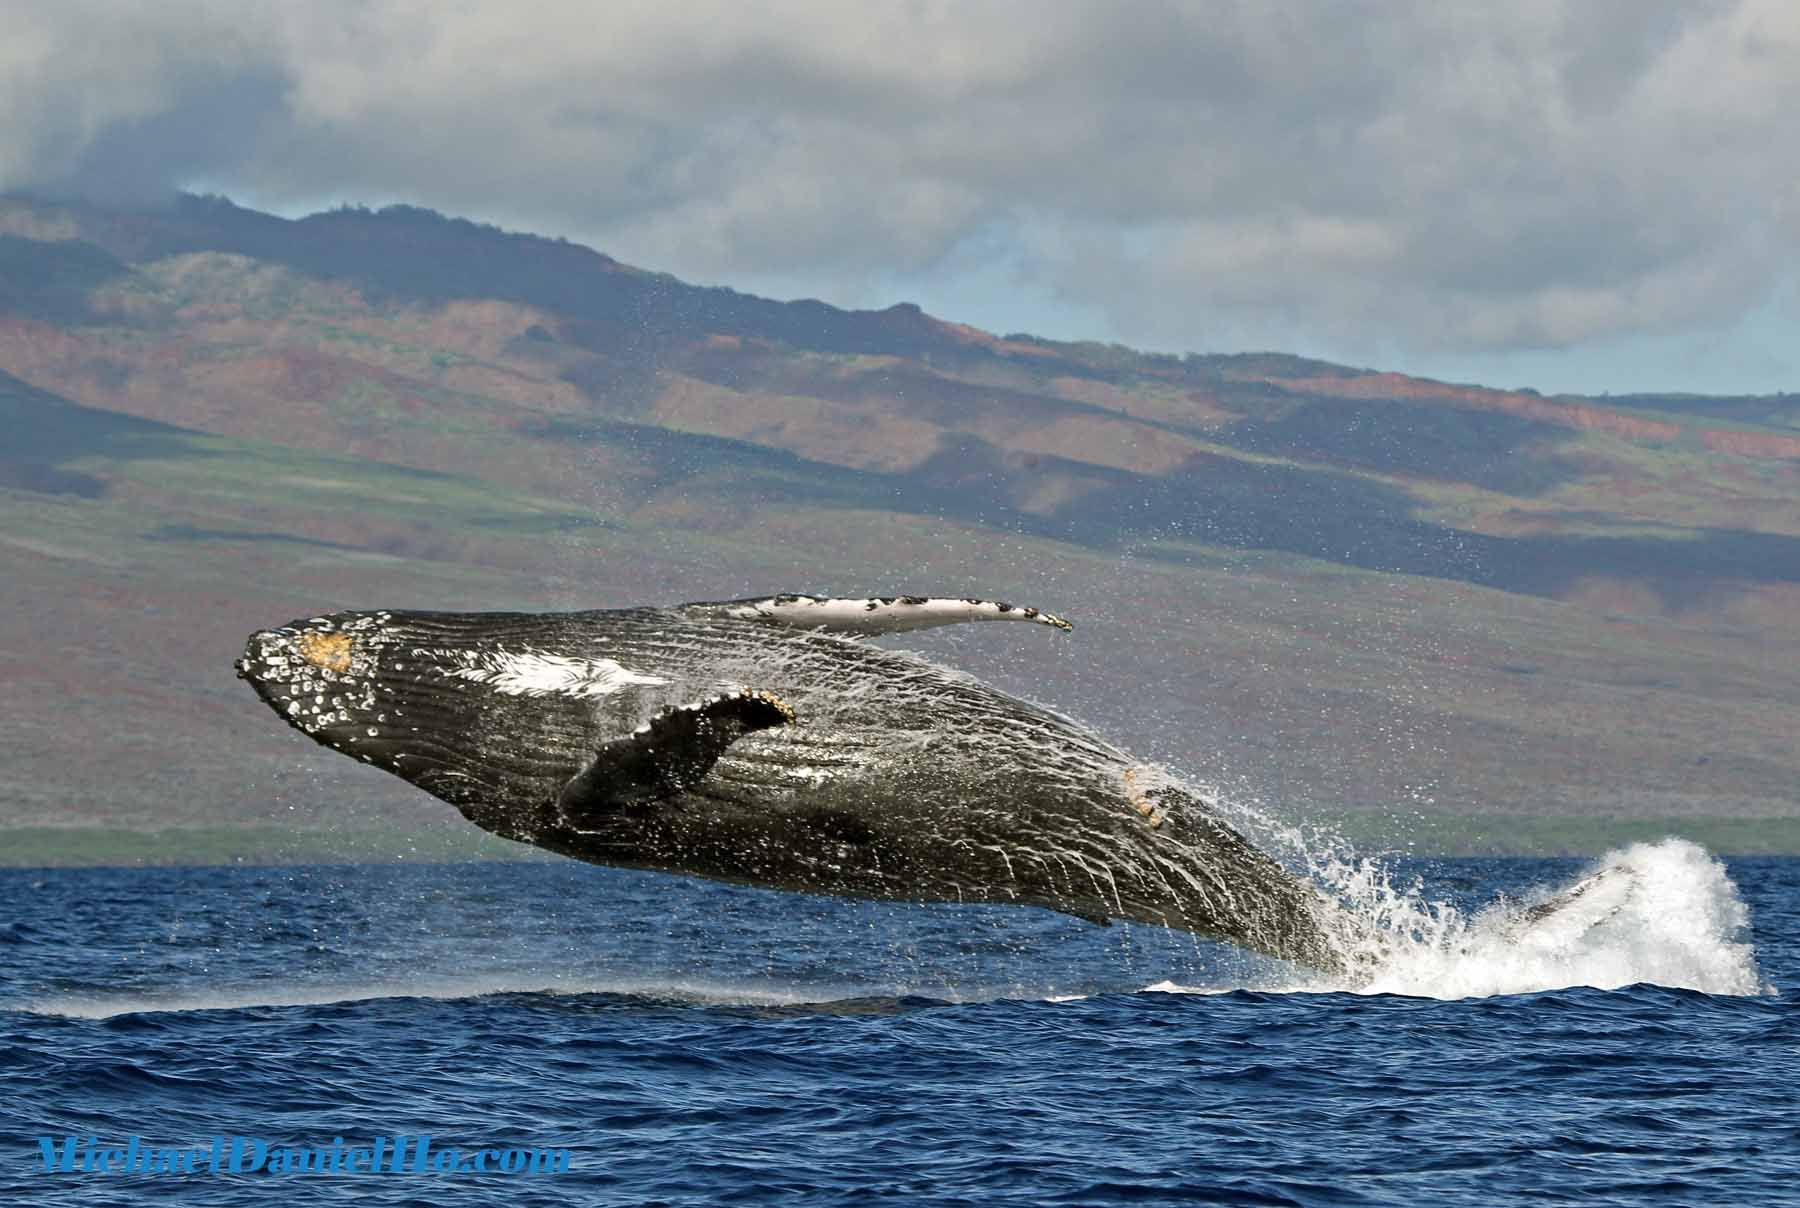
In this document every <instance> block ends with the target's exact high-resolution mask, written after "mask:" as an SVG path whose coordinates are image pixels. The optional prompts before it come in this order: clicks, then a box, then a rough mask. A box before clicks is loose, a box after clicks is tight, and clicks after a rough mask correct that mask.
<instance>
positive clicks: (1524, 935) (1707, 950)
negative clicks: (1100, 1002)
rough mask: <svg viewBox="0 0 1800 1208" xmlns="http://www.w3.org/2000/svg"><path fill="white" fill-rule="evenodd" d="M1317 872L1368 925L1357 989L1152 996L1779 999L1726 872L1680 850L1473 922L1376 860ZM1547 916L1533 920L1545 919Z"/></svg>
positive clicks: (1277, 984)
mask: <svg viewBox="0 0 1800 1208" xmlns="http://www.w3.org/2000/svg"><path fill="white" fill-rule="evenodd" d="M1313 864H1314V867H1313V870H1312V871H1313V873H1314V875H1315V876H1317V877H1318V878H1319V880H1320V881H1321V882H1323V883H1324V884H1326V885H1328V886H1330V887H1331V888H1332V889H1333V890H1334V891H1336V893H1337V894H1338V895H1339V896H1340V897H1341V899H1342V900H1343V901H1344V903H1345V904H1346V905H1347V906H1348V907H1349V908H1350V910H1351V911H1352V912H1353V913H1354V914H1355V915H1356V916H1357V917H1358V918H1359V920H1360V921H1361V922H1363V923H1364V924H1366V925H1367V927H1368V930H1369V933H1370V935H1371V936H1372V938H1371V939H1370V940H1368V941H1366V942H1364V943H1362V944H1360V945H1358V948H1359V950H1358V951H1357V953H1356V955H1357V958H1358V959H1357V961H1356V964H1357V967H1358V970H1359V972H1358V973H1357V975H1355V976H1353V977H1350V978H1330V977H1325V976H1322V975H1303V976H1301V977H1299V978H1285V979H1281V980H1276V981H1272V982H1270V983H1268V984H1260V985H1254V986H1247V987H1219V986H1210V987H1201V986H1181V985H1177V984H1174V983H1171V982H1161V983H1158V984H1157V985H1154V986H1151V987H1148V988H1149V989H1152V990H1160V991H1169V992H1198V993H1217V992H1219V991H1220V990H1221V989H1226V988H1233V989H1235V988H1248V989H1257V990H1265V991H1277V992H1283V991H1298V992H1330V991H1348V992H1351V993H1356V994H1406V995H1413V996H1417V997H1422V998H1440V999H1455V998H1485V997H1489V996H1492V995H1499V994H1530V993H1536V992H1540V991H1545V990H1559V989H1565V988H1569V987H1575V986H1587V987H1593V988H1595V989H1602V990H1612V989H1617V988H1619V987H1621V986H1629V985H1636V984H1639V983H1649V984H1652V985H1658V986H1668V987H1672V988H1677V989H1687V990H1699V991H1701V992H1703V993H1707V994H1733V995H1742V994H1765V993H1772V992H1773V987H1772V986H1770V985H1768V984H1767V983H1766V982H1765V981H1764V979H1763V977H1762V975H1761V972H1760V971H1759V969H1758V967H1757V963H1756V952H1755V948H1754V947H1753V946H1752V945H1751V943H1750V942H1749V939H1748V935H1749V921H1750V912H1749V910H1748V908H1746V907H1745V905H1744V902H1743V899H1742V898H1741V897H1740V896H1739V895H1738V891H1737V886H1736V885H1734V884H1733V883H1732V880H1731V877H1730V876H1729V875H1728V874H1727V873H1726V870H1725V866H1724V865H1723V864H1722V863H1720V862H1719V861H1718V860H1716V859H1714V858H1713V857H1712V856H1711V855H1710V854H1709V853H1708V852H1707V851H1706V850H1705V849H1704V848H1702V847H1700V846H1699V845H1698V844H1695V843H1691V842H1689V841H1687V840H1685V839H1664V840H1662V841H1660V842H1656V843H1636V844H1633V845H1631V846H1630V847H1626V848H1623V849H1620V850H1616V851H1612V852H1609V853H1608V854H1607V855H1605V856H1603V857H1602V858H1601V859H1600V860H1598V861H1597V862H1596V863H1595V864H1593V865H1592V866H1590V867H1589V868H1587V869H1586V870H1584V871H1583V872H1582V873H1581V874H1579V875H1578V876H1577V877H1575V878H1573V879H1572V880H1570V881H1568V882H1565V883H1561V884H1556V885H1549V886H1544V887H1542V888H1541V889H1540V890H1538V891H1536V892H1534V893H1532V894H1530V895H1528V896H1526V897H1523V898H1519V899H1507V898H1501V899H1499V900H1497V901H1495V902H1493V903H1490V904H1489V905H1487V906H1485V907H1483V908H1482V909H1480V910H1478V911H1476V912H1474V913H1472V914H1466V913H1464V912H1463V911H1461V910H1459V909H1458V908H1457V907H1456V906H1454V905H1452V904H1450V903H1448V902H1441V901H1434V900H1432V899H1431V898H1429V897H1428V896H1426V894H1425V892H1424V891H1423V890H1422V889H1421V888H1420V887H1419V886H1417V885H1413V886H1410V887H1401V886H1397V885H1395V884H1394V882H1393V879H1392V876H1391V874H1390V872H1389V871H1388V869H1387V868H1386V867H1385V866H1384V865H1382V864H1380V863H1379V862H1377V861H1373V860H1368V859H1359V858H1355V857H1351V856H1347V855H1344V854H1342V853H1337V852H1332V853H1330V854H1327V855H1325V856H1323V857H1319V858H1315V859H1314V861H1313ZM1539 907H1543V908H1544V909H1542V910H1539V909H1537V908H1539Z"/></svg>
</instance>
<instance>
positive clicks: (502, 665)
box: [413, 650, 669, 697]
mask: <svg viewBox="0 0 1800 1208" xmlns="http://www.w3.org/2000/svg"><path fill="white" fill-rule="evenodd" d="M413 653H414V654H415V655H436V656H438V657H440V658H446V659H448V660H454V661H456V662H459V663H461V664H462V665H461V666H458V667H451V668H450V669H449V674H450V675H451V676H453V677H454V678H456V679H464V680H471V681H473V682H475V683H478V684H486V685H487V686H488V687H490V688H492V689H494V691H496V692H503V693H505V694H506V695H507V696H576V697H596V696H611V695H612V694H613V693H615V692H618V691H621V690H622V689H625V688H629V687H631V686H633V685H636V684H647V685H656V684H666V683H668V682H669V681H668V680H666V679H664V678H663V677H662V676H660V675H645V674H644V673H643V672H641V671H633V670H631V669H630V668H629V667H626V666H624V665H622V664H620V663H616V662H614V661H613V660H612V659H574V658H567V657H565V656H563V655H560V654H543V653H541V652H539V651H535V650H526V651H524V652H523V653H519V654H514V653H513V652H512V651H509V650H493V651H468V650H457V651H428V650H415V651H413Z"/></svg>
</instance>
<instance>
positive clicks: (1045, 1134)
mask: <svg viewBox="0 0 1800 1208" xmlns="http://www.w3.org/2000/svg"><path fill="white" fill-rule="evenodd" d="M1597 867H1612V868H1617V869H1628V870H1629V872H1628V874H1626V875H1624V876H1613V877H1611V878H1608V879H1607V887H1608V892H1607V893H1605V894H1598V893H1597V894H1592V895H1588V898H1587V899H1582V900H1579V901H1578V902H1577V903H1576V905H1575V906H1574V907H1572V908H1571V909H1570V910H1568V911H1564V912H1560V913H1559V914H1557V915H1553V916H1552V917H1551V918H1550V919H1547V920H1545V921H1544V922H1543V923H1541V924H1538V925H1533V926H1529V927H1524V928H1521V927H1520V926H1519V924H1518V922H1517V920H1518V917H1519V916H1518V913H1517V907H1518V906H1519V905H1521V904H1528V903H1530V902H1532V901H1534V900H1541V899H1543V898H1545V897H1546V896H1548V895H1549V894H1551V893H1553V892H1555V891H1556V890H1558V889H1566V888H1567V887H1568V886H1570V885H1572V884H1574V883H1576V882H1577V881H1578V879H1580V878H1581V877H1583V876H1584V875H1585V874H1588V873H1591V872H1593V871H1594V870H1595V869H1596V868H1597ZM1320 871H1321V872H1322V875H1324V876H1326V878H1327V879H1328V880H1331V881H1332V882H1333V883H1334V884H1335V885H1336V887H1337V888H1338V890H1339V892H1341V893H1343V894H1344V895H1345V896H1346V897H1348V898H1349V899H1350V900H1352V901H1353V902H1354V903H1355V904H1356V905H1357V907H1358V908H1359V909H1362V910H1364V911H1366V912H1367V913H1368V914H1369V915H1370V917H1371V918H1375V919H1379V920H1380V921H1381V922H1383V923H1384V924H1385V925H1386V926H1388V927H1389V928H1391V929H1392V934H1393V935H1394V941H1393V948H1392V951H1391V952H1389V953H1388V954H1387V955H1386V956H1385V957H1383V958H1382V960H1381V961H1380V962H1379V965H1378V967H1373V968H1371V969H1370V970H1369V972H1368V973H1366V974H1365V975H1363V977H1362V978H1361V979H1360V982H1359V984H1357V985H1355V986H1343V985H1332V984H1330V983H1329V982H1326V981H1322V980H1320V979H1319V978H1318V977H1317V976H1316V975H1308V974H1307V973H1305V972H1304V971H1302V970H1298V969H1295V968H1292V967H1287V966H1283V965H1280V964H1277V963H1274V962H1270V961H1267V960H1263V959H1260V958H1256V957H1252V956H1249V955H1246V954H1244V953H1242V952H1239V951H1236V950H1233V949H1230V948H1225V947H1220V946H1217V945H1213V944H1209V943H1205V942H1201V941H1197V940H1195V939H1194V938H1193V937H1190V936H1186V935H1181V934H1176V933H1171V932H1167V931H1162V930H1159V929H1157V928H1152V927H1143V926H1133V925H1113V926H1110V927H1096V926H1094V925H1092V924H1090V923H1086V922H1082V921H1080V920H1077V919H1072V918H1066V917H1063V916H1060V915H1056V914H1051V913H1048V912H1045V911H1039V910H1027V909H1006V908H988V907H981V908H976V907H959V906H947V905H911V904H885V903H868V902H854V901H842V900H828V899H819V898H811V897H805V896H800V895H791V894H779V893H774V892H769V891H762V890H754V889H743V888H737V887H733V886H727V885H720V884H711V883H705V882H700V881H695V880H688V879H682V878H678V877H671V876H664V875H659V874H651V873H634V872H625V871H619V870H613V869H604V868H596V867H590V866H587V865H583V864H578V863H574V862H569V861H557V860H550V859H542V860H530V861H523V862H519V863H475V864H447V865H419V864H393V865H381V866H331V867H285V868H255V867H222V868H221V867H211V868H146V869H110V868H101V869H80V870H54V871H53V870H10V871H4V872H0V902H3V904H4V906H3V909H0V1029H4V1044H0V1090H3V1091H4V1095H3V1097H0V1113H4V1115H5V1118H6V1121H7V1123H6V1127H5V1128H4V1130H3V1135H4V1143H3V1144H4V1148H3V1149H0V1203H5V1204H28V1205H43V1206H46V1208H48V1206H53V1205H71V1206H73V1205H82V1206H83V1208H88V1206H90V1205H95V1204H102V1205H104V1204H136V1203H157V1202H164V1201H172V1202H180V1203H193V1204H209V1205H259V1206H260V1205H267V1204H284V1205H285V1204H306V1203H312V1202H318V1201H324V1200H327V1199H334V1198H337V1197H341V1196H343V1195H345V1194H351V1195H354V1197H355V1198H356V1199H357V1201H358V1202H360V1203H365V1204H395V1205H399V1204H431V1205H441V1206H455V1205H476V1204H493V1203H516V1204H532V1203H556V1204H715V1203H718V1204H723V1203H730V1204H753V1203H768V1204H783V1205H787V1204H807V1205H811V1204H866V1203H889V1204H914V1203H916V1204H970V1205H976V1204H979V1205H996V1204H1019V1205H1025V1204H1033V1205H1035V1204H1116V1203H1158V1202H1197V1203H1219V1204H1259V1205H1280V1204H1299V1205H1314V1204H1318V1205H1348V1204H1434V1205H1457V1204H1469V1205H1495V1204H1506V1203H1534V1204H1541V1203H1549V1204H1556V1203H1570V1204H1648V1203H1667V1204H1737V1205H1769V1204H1780V1203H1800V1105H1797V1096H1800V998H1797V997H1796V990H1795V987H1796V986H1800V942H1797V941H1796V938H1795V937H1796V934H1797V932H1800V927H1797V926H1796V923H1797V922H1800V861H1796V860H1791V859H1776V858H1756V859H1729V860H1719V859H1717V858H1715V857H1713V856H1712V855H1710V854H1709V853H1707V852H1705V851H1703V850H1701V849H1700V848H1698V847H1696V846H1694V845H1692V844H1689V843H1685V842H1682V841H1679V840H1669V841H1664V842H1662V843H1659V844H1651V845H1639V846H1636V847H1633V848H1630V849H1628V850H1624V851H1619V852H1614V853H1611V854H1609V855H1608V856H1606V857H1604V858H1603V859H1601V860H1600V861H1598V862H1595V861H1578V860H1543V859H1479V860H1470V859H1459V860H1422V859H1411V860H1401V859H1396V860H1392V861H1386V862H1384V861H1376V860H1368V861H1362V860H1355V859H1350V858H1347V857H1337V856H1334V857H1333V858H1332V859H1331V860H1329V861H1327V862H1326V865H1325V866H1323V867H1322V869H1321V870H1320ZM1621 885H1622V886H1623V887H1624V888H1622V889H1621V888H1618V886H1621ZM1588 899H1591V900H1588ZM1496 903H1502V904H1508V903H1509V904H1511V909H1508V908H1506V907H1505V906H1504V905H1502V906H1496V905H1495V904H1496ZM1509 920H1510V921H1509ZM134 1138H135V1139H136V1141H135V1146H133V1139H134ZM377 1145H380V1146H383V1147H384V1149H383V1151H382V1152H384V1153H385V1154H386V1155H387V1160H386V1164H385V1165H383V1167H382V1169H380V1170H379V1171H373V1170H368V1169H352V1168H349V1167H350V1166H351V1165H353V1164H354V1163H355V1162H356V1161H357V1160H358V1159H357V1158H356V1157H355V1154H356V1151H358V1150H361V1151H363V1161H364V1165H367V1164H369V1162H368V1154H369V1151H370V1150H371V1148H372V1147H374V1146H377ZM128 1146H132V1148H130V1149H128V1148H127V1147H128ZM233 1146H236V1147H237V1148H236V1150H235V1156H236V1158H237V1169H236V1170H235V1171H234V1170H233V1169H232V1168H231V1166H232V1162H231V1160H230V1159H231V1157H232V1155H233V1153H234V1151H233V1149H232V1147H233ZM259 1146H260V1147H261V1148H260V1149H259V1148H258V1147H259ZM334 1147H335V1148H334ZM396 1148H397V1149H398V1154H399V1156H398V1158H396V1157H395V1151H396ZM108 1150H115V1151H121V1152H120V1153H119V1154H117V1155H115V1156H113V1157H111V1158H109V1157H108V1152H107V1151H108ZM333 1153H336V1154H337V1155H338V1156H337V1157H336V1158H333V1157H331V1155H332V1154H333ZM184 1154H185V1155H187V1156H186V1157H183V1156H182V1155H184ZM446 1154H448V1155H449V1158H448V1159H446V1157H445V1155H446ZM483 1154H484V1155H487V1157H486V1158H485V1159H484V1160H485V1161H487V1162H488V1163H489V1164H490V1165H489V1168H488V1169H484V1170H475V1169H472V1168H471V1165H470V1163H471V1162H472V1160H473V1156H474V1155H483ZM127 1155H129V1157H127ZM146 1155H147V1156H146ZM159 1155H160V1156H159ZM220 1155H223V1156H224V1160H222V1161H219V1160H216V1159H218V1158H219V1157H220ZM309 1155H311V1156H309ZM346 1155H348V1156H346ZM259 1158H260V1159H261V1160H260V1161H259V1160H258V1159H259ZM109 1161H110V1162H112V1163H114V1164H124V1165H130V1164H131V1163H133V1162H135V1163H138V1164H139V1169H137V1170H136V1171H133V1170H129V1169H127V1170H118V1169H107V1168H106V1167H107V1165H108V1163H109ZM145 1162H148V1163H149V1165H144V1163H145ZM158 1162H161V1163H162V1165H161V1166H158V1165H156V1163H158ZM182 1162H185V1163H187V1165H186V1166H185V1167H184V1166H182V1165H181V1163H182ZM209 1162H212V1163H213V1164H212V1165H211V1166H209V1165H208V1163H209ZM333 1162H335V1163H336V1164H337V1166H338V1168H337V1169H332V1163H333ZM446 1162H447V1163H448V1164H449V1165H450V1166H451V1167H453V1168H447V1169H439V1168H438V1166H439V1165H442V1164H445V1163H446ZM527 1162H530V1163H534V1164H535V1166H526V1167H525V1168H523V1169H499V1168H498V1167H500V1166H504V1165H507V1164H511V1165H512V1166H522V1165H523V1164H525V1163H527ZM309 1163H310V1164H311V1165H309ZM458 1163H461V1165H460V1167H458V1166H457V1164H458ZM84 1165H88V1166H94V1165H97V1166H98V1167H99V1168H98V1169H83V1168H82V1167H83V1166H84ZM396 1165H397V1166H398V1167H399V1169H395V1168H394V1167H395V1166H396ZM62 1166H69V1167H71V1168H69V1169H63V1168H61V1167H62ZM317 1166H324V1167H325V1168H324V1169H317V1168H314V1167H317ZM416 1166H417V1167H422V1169H417V1168H415V1167H416Z"/></svg>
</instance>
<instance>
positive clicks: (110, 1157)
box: [37, 1135, 569, 1175]
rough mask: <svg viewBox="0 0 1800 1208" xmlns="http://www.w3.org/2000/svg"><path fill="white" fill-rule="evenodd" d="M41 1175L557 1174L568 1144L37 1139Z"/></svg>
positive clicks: (400, 1138) (416, 1139)
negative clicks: (505, 1146)
mask: <svg viewBox="0 0 1800 1208" xmlns="http://www.w3.org/2000/svg"><path fill="white" fill-rule="evenodd" d="M37 1143H38V1153H39V1156H40V1157H41V1158H42V1159H43V1162H42V1165H41V1168H40V1169H41V1170H42V1172H43V1173H45V1174H58V1173H67V1174H258V1173H264V1172H267V1173H271V1174H298V1173H306V1174H476V1175H480V1174H562V1173H563V1172H564V1171H566V1170H568V1169H569V1151H568V1150H566V1149H518V1148H511V1149H501V1148H491V1149H459V1148H456V1147H454V1146H449V1145H434V1144H433V1143H432V1140H431V1138H430V1137H428V1136H404V1135H396V1136H392V1137H376V1138H375V1139H374V1140H372V1141H370V1142H369V1143H368V1144H366V1145H363V1144H351V1143H350V1142H347V1141H345V1140H344V1138H342V1137H333V1138H331V1143H330V1144H329V1145H289V1144H286V1143H284V1142H281V1141H269V1140H265V1139H264V1138H262V1137H237V1136H232V1137H214V1138H213V1139H212V1143H211V1144H210V1145H172V1146H171V1145H152V1144H149V1143H147V1142H145V1141H144V1140H142V1139H141V1138H139V1137H133V1138H131V1139H130V1140H129V1141H127V1142H125V1144H123V1145H102V1144H101V1143H100V1138H99V1137H80V1136H69V1137H39V1138H38V1139H37Z"/></svg>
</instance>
